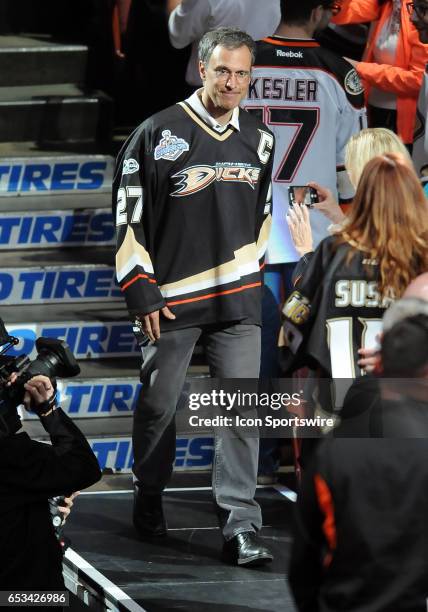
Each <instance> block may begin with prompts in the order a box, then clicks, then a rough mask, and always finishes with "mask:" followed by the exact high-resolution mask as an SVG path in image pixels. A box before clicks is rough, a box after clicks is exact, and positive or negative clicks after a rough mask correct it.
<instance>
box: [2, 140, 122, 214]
mask: <svg viewBox="0 0 428 612" xmlns="http://www.w3.org/2000/svg"><path fill="white" fill-rule="evenodd" d="M31 153H32V154H28V153H24V155H20V156H11V155H9V156H5V157H1V156H0V196H2V197H0V207H1V209H2V210H8V208H7V205H8V204H9V206H11V208H10V210H17V209H18V210H21V209H19V208H18V207H17V202H16V201H15V202H3V201H2V198H10V197H11V196H12V197H16V196H26V197H34V196H36V195H41V196H43V197H46V196H48V195H51V194H59V193H61V194H62V193H64V194H70V193H72V192H77V193H110V192H111V183H112V179H113V171H114V159H113V157H111V156H110V155H90V154H86V155H70V154H64V153H62V154H52V153H49V152H45V151H40V150H38V151H37V152H36V151H33V152H31ZM36 153H37V154H36ZM18 206H19V205H18ZM79 208H82V207H81V206H79Z"/></svg>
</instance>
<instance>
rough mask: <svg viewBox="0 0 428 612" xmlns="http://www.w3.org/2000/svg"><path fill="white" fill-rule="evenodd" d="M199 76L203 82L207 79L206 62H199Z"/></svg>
mask: <svg viewBox="0 0 428 612" xmlns="http://www.w3.org/2000/svg"><path fill="white" fill-rule="evenodd" d="M199 75H200V77H201V79H202V81H205V79H206V77H207V71H206V68H205V64H204V62H201V60H199Z"/></svg>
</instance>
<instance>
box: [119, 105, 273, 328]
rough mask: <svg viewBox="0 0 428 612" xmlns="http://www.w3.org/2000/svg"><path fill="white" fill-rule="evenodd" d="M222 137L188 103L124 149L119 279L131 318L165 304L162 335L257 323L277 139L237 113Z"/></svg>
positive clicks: (141, 130) (161, 116) (146, 126)
mask: <svg viewBox="0 0 428 612" xmlns="http://www.w3.org/2000/svg"><path fill="white" fill-rule="evenodd" d="M239 128H240V129H239V130H238V129H235V128H234V127H231V126H230V125H229V126H228V127H227V129H226V130H225V131H224V132H221V133H219V132H218V131H216V130H214V129H213V128H212V127H211V126H209V125H208V124H207V123H205V122H204V121H203V120H202V119H201V117H199V115H198V114H196V112H195V111H194V110H193V109H192V108H191V107H190V105H189V104H187V102H180V103H179V104H176V105H175V106H173V107H170V108H168V109H166V110H164V111H161V112H160V113H158V114H156V115H154V116H153V117H151V118H150V119H148V120H146V121H145V122H144V123H143V124H142V125H141V126H140V127H138V128H137V129H136V130H135V132H134V133H133V134H132V135H131V136H130V138H129V139H128V141H127V142H126V143H125V145H124V147H123V149H122V151H121V153H120V155H119V158H118V164H117V170H116V176H115V179H114V186H113V209H114V213H115V217H116V225H117V237H118V242H117V251H116V269H117V279H118V282H119V283H120V286H121V289H122V291H123V293H124V296H125V298H126V301H127V305H128V309H129V311H130V313H131V316H135V315H136V314H139V315H143V314H147V313H149V312H152V311H154V310H158V309H159V308H162V307H163V306H165V305H167V306H168V307H169V308H171V310H172V311H173V312H174V314H175V315H176V319H175V320H166V319H162V321H161V324H162V329H178V328H183V327H189V326H194V325H200V324H209V323H217V322H219V323H220V322H225V321H236V322H238V321H242V322H246V323H251V324H260V302H261V298H260V291H261V279H260V266H261V263H262V261H263V255H264V251H265V248H266V243H267V238H268V234H269V228H270V221H271V215H270V213H271V210H270V193H271V188H270V177H271V170H272V159H273V148H274V138H273V135H272V133H271V132H270V131H269V130H268V129H267V128H266V126H264V125H263V124H262V123H261V122H259V121H258V119H256V118H254V117H251V116H250V115H249V114H248V113H246V112H245V111H241V112H240V113H239Z"/></svg>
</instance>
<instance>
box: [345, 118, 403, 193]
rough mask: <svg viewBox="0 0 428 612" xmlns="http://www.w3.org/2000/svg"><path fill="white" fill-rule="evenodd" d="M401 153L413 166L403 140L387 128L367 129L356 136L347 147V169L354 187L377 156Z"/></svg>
mask: <svg viewBox="0 0 428 612" xmlns="http://www.w3.org/2000/svg"><path fill="white" fill-rule="evenodd" d="M384 153H401V155H403V157H404V158H405V159H406V161H407V163H409V164H411V159H410V155H409V153H408V151H407V149H406V147H405V146H404V144H403V142H402V140H400V138H399V137H398V136H397V135H396V134H394V132H391V130H387V129H386V128H367V129H365V130H361V132H358V134H354V136H352V137H351V138H350V139H349V141H348V144H347V145H346V150H345V167H346V170H347V172H348V176H349V178H350V180H351V183H352V184H353V186H354V187H356V186H357V185H358V181H359V180H360V176H361V174H362V172H363V170H364V166H365V165H366V164H367V162H368V161H370V160H371V159H373V157H376V156H377V155H383V154H384Z"/></svg>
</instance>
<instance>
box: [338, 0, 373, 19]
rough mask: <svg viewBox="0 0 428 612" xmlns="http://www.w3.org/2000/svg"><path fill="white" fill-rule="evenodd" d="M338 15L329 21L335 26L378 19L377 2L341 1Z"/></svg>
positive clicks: (371, 0) (365, 0)
mask: <svg viewBox="0 0 428 612" xmlns="http://www.w3.org/2000/svg"><path fill="white" fill-rule="evenodd" d="M341 6H342V9H341V11H340V13H338V14H337V15H336V17H333V19H332V20H331V21H332V22H333V23H335V24H336V25H346V24H347V23H365V22H366V21H375V20H376V19H378V18H379V14H380V7H379V3H378V0H343V2H342V3H341Z"/></svg>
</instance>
